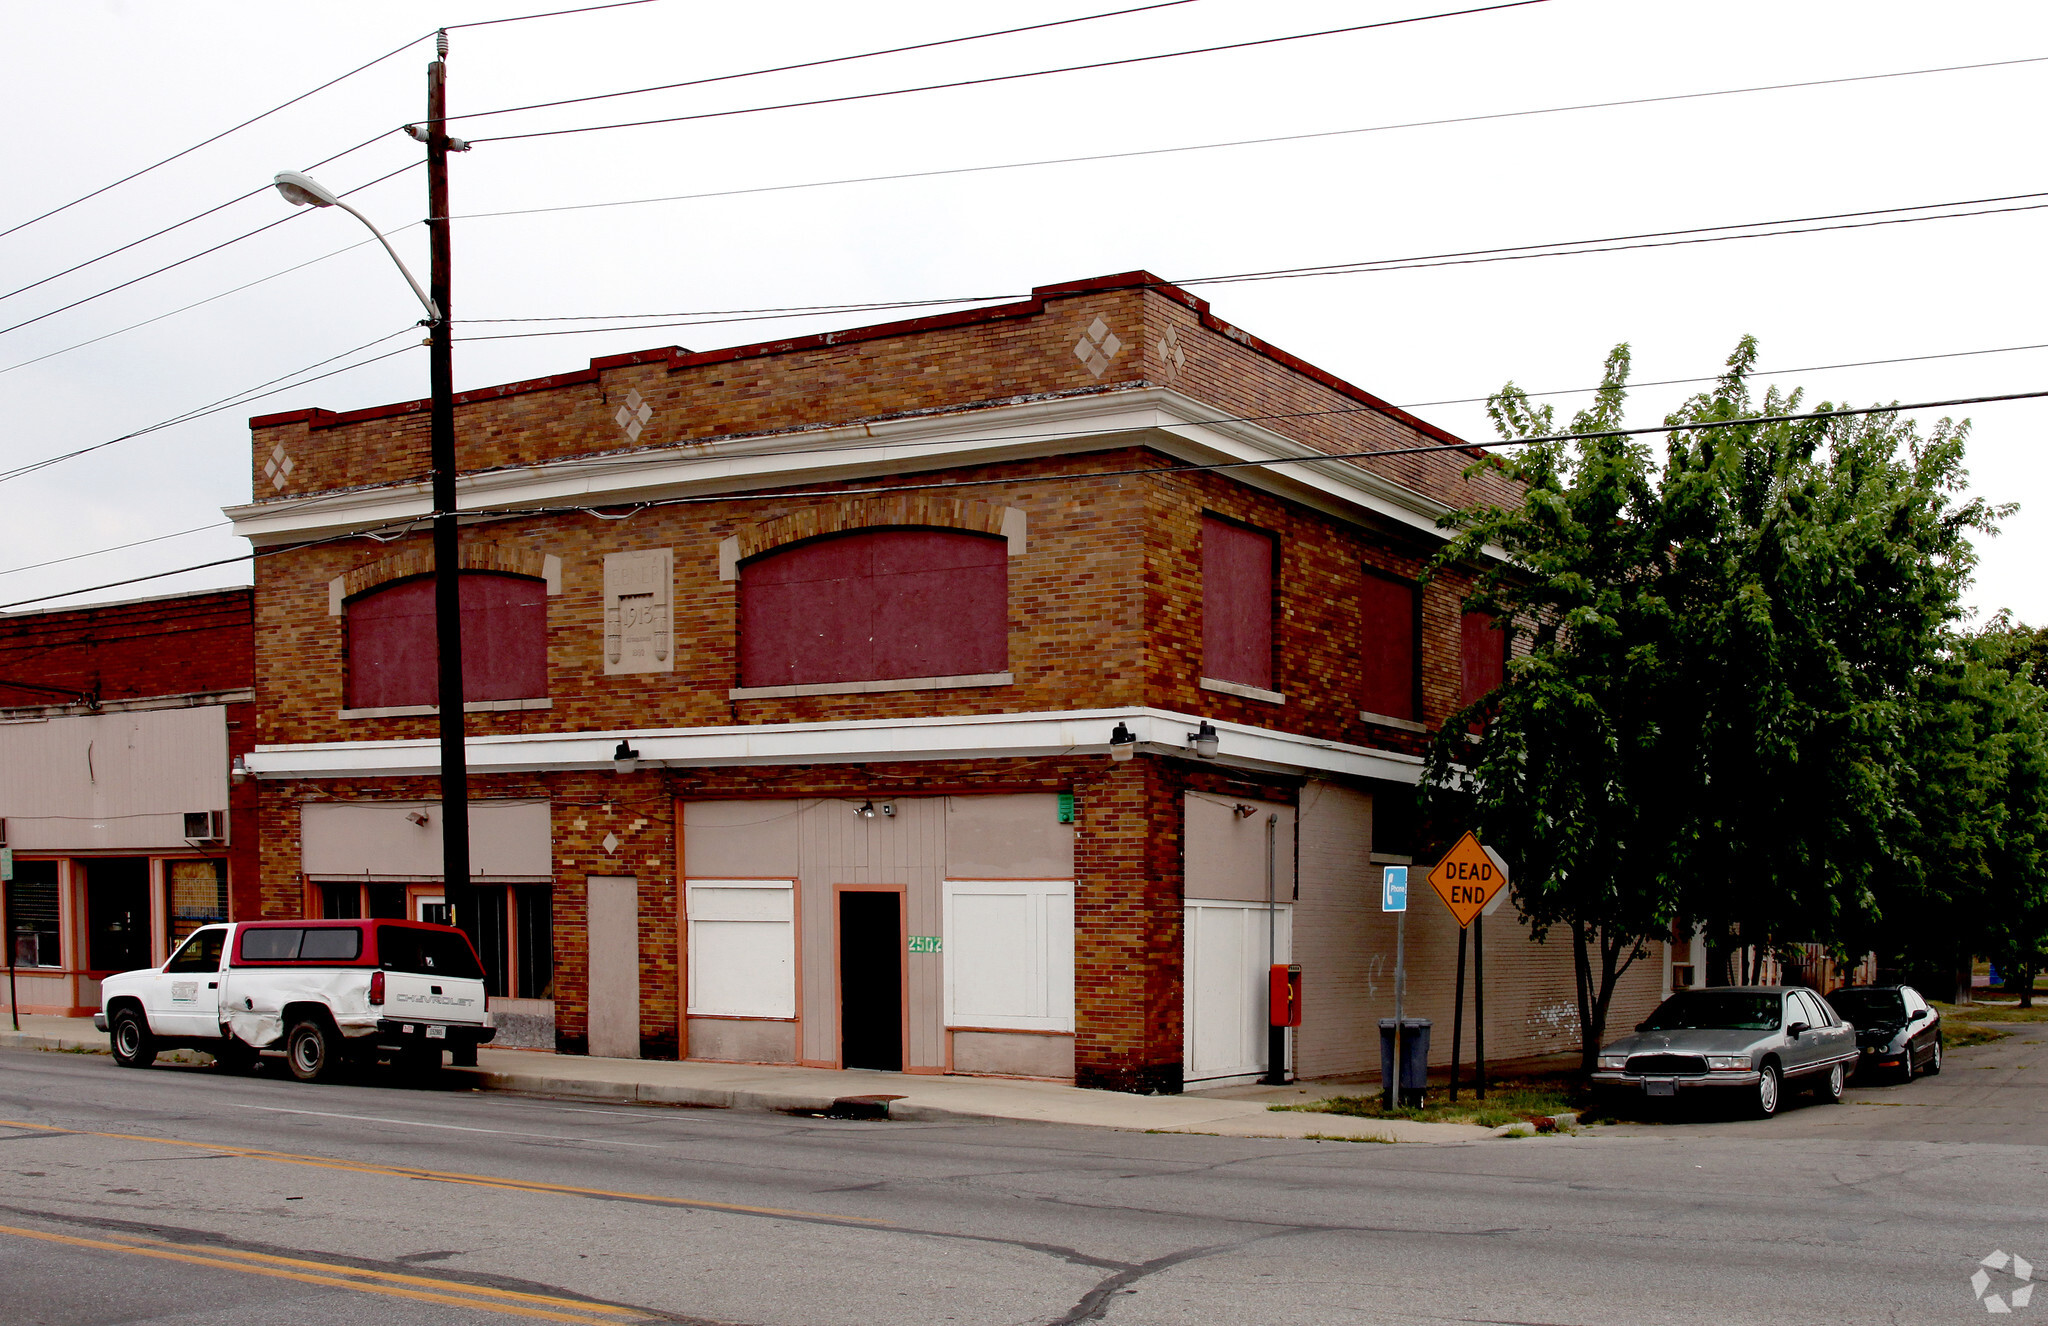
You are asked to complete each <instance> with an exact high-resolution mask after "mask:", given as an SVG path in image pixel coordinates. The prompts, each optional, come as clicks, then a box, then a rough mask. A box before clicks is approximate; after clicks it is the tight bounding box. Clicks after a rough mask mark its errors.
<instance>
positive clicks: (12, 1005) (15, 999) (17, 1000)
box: [7, 935, 21, 1031]
mask: <svg viewBox="0 0 2048 1326" xmlns="http://www.w3.org/2000/svg"><path fill="white" fill-rule="evenodd" d="M7 1011H8V1012H9V1013H11V1014H13V1015H14V1029H15V1030H16V1031H20V1030H21V996H19V995H17V994H16V993H15V992H14V936H13V935H9V936H7Z"/></svg>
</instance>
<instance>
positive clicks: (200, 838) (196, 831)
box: [185, 810, 228, 843]
mask: <svg viewBox="0 0 2048 1326" xmlns="http://www.w3.org/2000/svg"><path fill="white" fill-rule="evenodd" d="M185 838H186V840H187V841H188V842H195V843H224V842H226V841H227V840H228V813H227V812H226V811H224V810H188V811H186V812H185Z"/></svg>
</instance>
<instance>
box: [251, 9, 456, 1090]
mask: <svg viewBox="0 0 2048 1326" xmlns="http://www.w3.org/2000/svg"><path fill="white" fill-rule="evenodd" d="M434 55H435V59H434V62H433V63H432V64H430V65H428V66H427V116H426V120H425V124H424V127H421V126H419V125H408V126H407V127H406V132H407V133H408V134H409V135H411V136H412V137H413V138H414V139H416V140H418V141H421V142H424V143H425V144H426V147H427V243H428V250H429V252H430V253H431V255H432V262H431V267H430V269H429V271H428V275H427V284H428V289H426V290H421V289H420V283H419V282H418V281H415V280H414V279H413V275H412V273H411V272H410V271H407V270H406V266H405V263H404V262H403V261H401V260H400V259H399V256H398V253H397V251H396V250H394V249H393V248H392V247H391V242H390V241H389V240H387V239H385V238H384V234H383V232H382V231H380V230H378V229H377V227H375V226H374V225H370V221H369V218H367V217H365V216H364V215H363V214H362V213H361V212H358V211H356V209H355V208H353V207H350V206H349V205H348V204H347V203H345V202H343V201H342V200H341V198H340V196H339V195H338V194H336V193H334V192H333V191H332V190H331V189H328V188H327V187H325V186H324V185H322V184H320V183H319V182H318V181H317V180H314V179H312V178H310V177H308V176H306V175H303V174H300V173H299V172H297V171H290V170H288V171H283V172H281V173H280V174H279V175H278V176H277V177H276V179H275V181H274V182H275V183H276V185H277V191H278V192H279V193H280V194H282V195H284V198H285V201H287V202H289V203H291V204H292V205H293V206H294V207H307V206H311V207H339V208H340V209H341V210H342V211H344V212H347V213H348V214H349V215H350V216H353V217H354V218H355V219H356V220H358V221H361V222H362V223H363V224H364V225H365V226H368V227H369V230H370V233H371V234H373V235H375V236H376V237H377V242H378V243H380V244H382V245H383V246H384V251H385V252H386V253H389V254H390V255H391V261H393V262H395V263H397V264H398V270H399V271H400V272H402V273H403V274H404V276H405V282H406V284H407V285H409V286H411V287H412V292H413V294H415V295H417V296H418V297H419V301H420V304H421V306H422V307H424V308H425V309H426V311H427V319H426V326H427V329H428V335H427V345H428V346H429V350H428V361H427V364H428V367H427V374H428V378H429V382H430V387H429V393H430V395H431V398H432V401H431V407H432V408H431V411H430V413H429V414H428V452H429V455H430V456H431V458H432V459H431V464H432V468H433V474H432V480H433V502H434V647H435V653H436V655H437V658H436V690H435V698H436V700H437V701H438V702H439V703H438V706H437V707H438V708H439V710H440V744H441V883H442V892H443V894H444V896H445V897H446V898H447V900H448V907H449V911H450V913H451V915H450V918H449V919H451V920H452V921H453V922H454V923H455V924H456V925H458V926H460V927H461V928H462V929H463V930H464V931H466V932H467V933H468V935H469V938H470V942H471V943H473V944H476V943H478V941H479V939H480V938H481V936H480V935H479V933H478V929H477V921H478V919H479V918H478V916H477V907H476V890H475V887H474V886H473V885H472V884H471V883H470V876H469V751H468V749H467V744H466V737H465V734H464V732H463V721H462V582H461V566H462V561H461V549H460V547H459V546H458V544H459V538H458V531H457V525H456V511H455V506H456V503H455V473H456V468H455V462H456V457H455V356H454V342H453V336H452V334H451V332H452V328H451V319H452V318H453V316H454V314H453V310H452V307H451V300H450V298H449V287H450V285H451V284H452V281H453V275H452V274H453V269H454V259H453V256H452V255H451V252H450V244H449V233H448V229H449V227H448V217H449V207H448V154H449V153H450V152H466V151H468V150H469V144H468V143H465V142H463V141H462V140H460V139H457V138H451V137H449V135H448V33H447V31H446V30H445V29H444V30H442V31H441V32H439V33H437V34H436V35H435V39H434ZM481 951H482V946H481V945H479V952H481ZM493 957H495V955H487V956H486V961H490V960H492V958H493ZM474 1055H475V1051H474V1050H473V1049H471V1050H469V1051H468V1054H467V1056H464V1055H462V1054H461V1053H460V1052H458V1058H457V1062H461V1061H462V1059H463V1058H464V1057H467V1059H468V1062H469V1063H471V1064H474V1063H475V1062H476V1060H475V1058H474Z"/></svg>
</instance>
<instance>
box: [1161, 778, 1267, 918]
mask: <svg viewBox="0 0 2048 1326" xmlns="http://www.w3.org/2000/svg"><path fill="white" fill-rule="evenodd" d="M1183 804H1184V806H1185V808H1186V815H1187V861H1186V865H1185V878H1186V888H1185V893H1184V895H1183V896H1185V897H1189V898H1213V899H1217V900H1219V901H1231V902H1264V901H1265V900H1266V817H1267V816H1269V815H1278V816H1279V817H1280V818H1279V822H1278V823H1276V824H1275V825H1274V826H1273V885H1274V888H1273V892H1274V896H1275V897H1276V898H1277V899H1278V900H1279V901H1281V902H1287V901H1289V900H1290V899H1292V898H1293V896H1294V807H1292V806H1283V805H1280V804H1279V803H1277V802H1272V801H1256V800H1253V799H1251V798H1249V797H1227V796H1219V795H1217V794H1216V793H1213V792H1189V793H1186V794H1185V799H1184V802H1183ZM1239 806H1243V807H1246V808H1248V809H1249V810H1250V811H1251V814H1250V815H1248V816H1247V815H1241V814H1239V813H1238V811H1237V807H1239Z"/></svg>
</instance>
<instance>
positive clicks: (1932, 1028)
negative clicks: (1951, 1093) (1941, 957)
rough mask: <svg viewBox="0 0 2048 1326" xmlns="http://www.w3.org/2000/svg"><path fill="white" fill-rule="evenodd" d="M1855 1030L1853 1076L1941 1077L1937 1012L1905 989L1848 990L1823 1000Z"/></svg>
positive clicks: (1867, 987) (1853, 987)
mask: <svg viewBox="0 0 2048 1326" xmlns="http://www.w3.org/2000/svg"><path fill="white" fill-rule="evenodd" d="M1828 1002H1829V1003H1831V1004H1833V1005H1834V1006H1835V1007H1836V1009H1838V1010H1839V1011H1840V1012H1841V1014H1842V1016H1843V1017H1845V1018H1847V1019H1849V1021H1851V1022H1853V1023H1855V1024H1856V1050H1857V1055H1856V1076H1857V1077H1858V1078H1862V1079H1869V1078H1874V1077H1877V1076H1878V1075H1880V1074H1882V1075H1885V1076H1889V1077H1896V1078H1899V1079H1900V1080H1902V1081H1906V1082H1911V1081H1912V1080H1913V1079H1914V1078H1915V1077H1916V1076H1918V1075H1919V1074H1921V1073H1939V1072H1940V1071H1941V1010H1940V1009H1938V1008H1935V1007H1933V1006H1932V1005H1930V1004H1929V1003H1928V1002H1927V1000H1926V999H1924V998H1922V997H1921V994H1920V992H1919V991H1918V990H1915V989H1914V988H1913V987H1912V986H1910V985H1849V986H1844V987H1843V988H1841V989H1839V990H1837V991H1835V992H1834V993H1833V994H1832V995H1829V996H1828Z"/></svg>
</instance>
